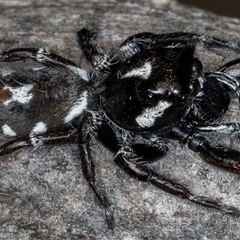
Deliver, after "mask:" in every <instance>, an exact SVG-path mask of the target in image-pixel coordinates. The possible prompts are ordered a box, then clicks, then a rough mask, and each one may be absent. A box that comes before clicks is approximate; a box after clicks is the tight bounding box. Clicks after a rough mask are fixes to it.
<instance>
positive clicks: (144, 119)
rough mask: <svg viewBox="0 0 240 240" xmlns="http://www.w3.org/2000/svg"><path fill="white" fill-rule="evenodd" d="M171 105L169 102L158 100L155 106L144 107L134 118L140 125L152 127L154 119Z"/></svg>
mask: <svg viewBox="0 0 240 240" xmlns="http://www.w3.org/2000/svg"><path fill="white" fill-rule="evenodd" d="M171 105H172V103H171V102H168V101H159V102H158V104H157V105H156V106H154V107H149V108H146V109H145V110H144V111H143V112H142V113H141V115H139V116H138V117H136V119H135V120H136V122H137V123H138V125H139V126H141V127H152V126H153V125H154V123H155V121H156V119H157V118H159V117H161V116H162V115H163V112H164V111H165V110H166V109H167V108H168V107H170V106H171Z"/></svg>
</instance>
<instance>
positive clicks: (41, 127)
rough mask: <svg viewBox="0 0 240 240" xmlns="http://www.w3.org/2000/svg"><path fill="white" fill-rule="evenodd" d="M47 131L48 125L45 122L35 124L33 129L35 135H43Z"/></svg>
mask: <svg viewBox="0 0 240 240" xmlns="http://www.w3.org/2000/svg"><path fill="white" fill-rule="evenodd" d="M46 131H47V125H46V124H45V123H44V122H38V123H36V124H35V126H34V128H33V129H32V133H33V134H36V135H37V134H42V133H45V132H46Z"/></svg>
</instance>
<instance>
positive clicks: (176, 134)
mask: <svg viewBox="0 0 240 240" xmlns="http://www.w3.org/2000/svg"><path fill="white" fill-rule="evenodd" d="M233 126H234V125H233ZM210 127H211V126H210ZM229 127H231V126H230V125H229ZM213 129H214V128H213ZM172 137H173V138H175V139H176V140H178V141H179V142H182V143H185V144H187V146H188V147H189V148H190V149H191V150H193V151H194V152H197V153H198V154H199V156H200V157H201V158H202V159H203V160H206V161H207V162H211V163H214V164H216V165H218V166H220V167H224V168H227V169H229V170H231V171H233V172H236V173H238V174H240V152H239V151H236V150H234V149H229V148H226V147H224V146H222V145H215V146H212V145H211V144H210V142H209V140H208V139H207V138H206V137H203V136H198V134H193V133H191V130H190V131H188V130H184V129H183V128H181V127H174V128H173V129H172Z"/></svg>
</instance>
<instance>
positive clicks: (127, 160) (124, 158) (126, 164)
mask: <svg viewBox="0 0 240 240" xmlns="http://www.w3.org/2000/svg"><path fill="white" fill-rule="evenodd" d="M134 158H136V156H135V154H134V153H129V151H128V149H121V150H120V151H119V152H118V153H117V155H116V157H115V162H116V163H117V165H118V166H120V167H121V168H122V169H123V170H124V171H125V172H126V173H128V174H129V175H130V176H132V177H134V178H136V179H138V180H140V181H144V182H150V183H151V184H153V185H155V186H156V187H158V188H160V189H162V190H164V191H166V192H169V193H171V194H173V195H176V196H179V197H181V198H184V199H188V200H189V201H191V202H194V203H197V204H200V205H203V206H205V207H209V208H215V209H217V210H221V211H223V212H225V213H227V214H230V215H233V216H236V217H238V216H240V210H238V209H237V208H235V207H232V206H228V205H225V204H222V203H219V202H217V201H214V200H212V199H210V198H208V197H204V196H197V195H195V194H193V193H191V192H190V191H189V190H188V189H187V188H186V187H184V186H183V185H180V184H178V183H176V182H174V181H172V180H169V179H167V178H166V177H164V176H161V175H159V174H158V173H156V172H154V171H152V170H151V169H149V168H148V167H146V166H145V165H141V164H139V162H137V161H135V160H134Z"/></svg>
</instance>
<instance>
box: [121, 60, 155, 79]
mask: <svg viewBox="0 0 240 240" xmlns="http://www.w3.org/2000/svg"><path fill="white" fill-rule="evenodd" d="M151 72H152V64H151V63H150V62H145V63H144V64H143V65H142V66H141V67H138V68H133V69H132V70H130V71H129V72H127V73H126V74H124V75H123V76H122V77H121V78H128V77H139V78H141V79H144V80H147V79H148V78H149V77H150V75H151Z"/></svg>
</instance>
